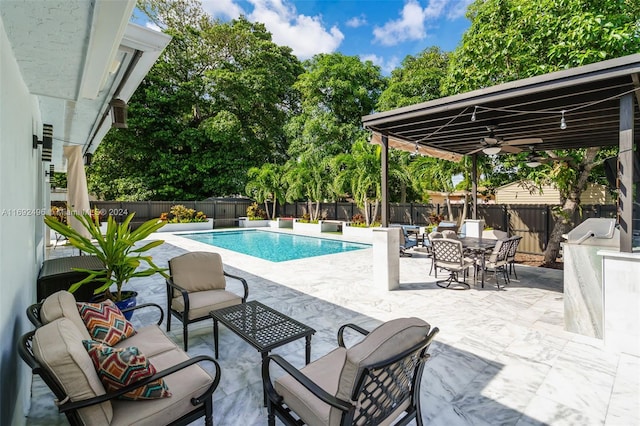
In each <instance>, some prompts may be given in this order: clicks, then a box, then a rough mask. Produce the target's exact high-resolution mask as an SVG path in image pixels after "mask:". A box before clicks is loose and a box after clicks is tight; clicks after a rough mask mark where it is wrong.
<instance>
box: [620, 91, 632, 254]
mask: <svg viewBox="0 0 640 426" xmlns="http://www.w3.org/2000/svg"><path fill="white" fill-rule="evenodd" d="M633 113H634V111H633V94H631V93H629V94H627V95H625V96H623V97H622V98H620V149H619V154H618V167H619V172H618V173H619V178H620V194H619V204H618V206H619V207H618V208H619V209H620V211H619V218H620V251H621V252H624V253H631V251H632V248H633V196H634V191H633V174H634V167H633V166H634V161H633V160H634V157H635V153H634V151H633V147H634V143H633Z"/></svg>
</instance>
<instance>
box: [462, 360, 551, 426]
mask: <svg viewBox="0 0 640 426" xmlns="http://www.w3.org/2000/svg"><path fill="white" fill-rule="evenodd" d="M548 369H549V367H548V366H545V365H542V364H539V363H536V362H532V361H528V360H520V359H518V360H514V359H512V358H509V357H502V358H501V359H500V360H499V361H498V362H495V363H491V364H490V365H488V366H487V368H485V369H484V370H483V371H482V372H481V373H480V374H478V375H477V376H476V377H475V378H474V380H473V381H472V382H471V383H470V384H469V386H468V387H467V388H466V389H465V390H464V393H463V394H461V395H460V396H459V397H458V398H457V399H456V400H454V401H453V403H454V404H455V405H456V406H458V407H459V408H460V409H461V410H463V411H464V412H465V413H468V414H470V415H472V416H475V417H479V418H481V419H484V420H485V421H487V422H489V423H493V424H515V423H516V422H517V421H518V419H519V418H520V416H521V415H522V412H523V411H524V409H525V408H526V407H527V405H528V404H529V401H530V400H531V398H532V397H533V396H534V395H535V392H536V390H537V389H538V387H539V386H540V383H542V381H543V379H544V377H545V374H546V371H548Z"/></svg>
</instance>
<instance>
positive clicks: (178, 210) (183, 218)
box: [160, 204, 213, 232]
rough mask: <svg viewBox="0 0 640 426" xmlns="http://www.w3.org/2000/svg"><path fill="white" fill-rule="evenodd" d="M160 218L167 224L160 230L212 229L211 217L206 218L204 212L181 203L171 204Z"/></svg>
mask: <svg viewBox="0 0 640 426" xmlns="http://www.w3.org/2000/svg"><path fill="white" fill-rule="evenodd" d="M160 220H161V221H163V222H165V223H166V224H167V225H166V226H165V227H163V228H162V229H161V230H160V232H176V231H207V230H210V229H213V219H208V218H207V215H205V214H204V212H198V211H196V210H195V209H189V208H187V207H185V206H184V205H182V204H176V205H174V206H171V209H170V210H169V213H166V212H164V213H162V214H161V215H160Z"/></svg>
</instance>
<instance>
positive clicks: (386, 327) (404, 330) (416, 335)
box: [337, 318, 431, 400]
mask: <svg viewBox="0 0 640 426" xmlns="http://www.w3.org/2000/svg"><path fill="white" fill-rule="evenodd" d="M430 328H431V326H430V325H429V324H428V323H426V322H425V321H423V320H421V319H419V318H398V319H394V320H391V321H387V322H385V323H383V324H382V325H380V326H379V327H377V328H376V329H375V330H373V331H372V332H371V333H369V334H368V335H367V336H366V337H365V338H364V339H363V340H362V341H360V342H359V343H357V344H355V345H354V346H352V347H351V348H349V349H348V350H347V359H346V361H345V363H344V367H343V369H342V374H341V375H340V384H339V386H338V393H337V397H338V398H340V399H344V400H350V399H351V395H352V393H353V390H354V387H355V385H356V379H357V377H358V375H359V373H360V371H361V369H362V368H364V367H366V366H367V365H371V364H375V363H377V362H381V361H384V360H386V359H389V358H391V357H392V356H394V355H396V354H399V353H401V352H403V351H405V350H407V349H409V348H411V347H413V346H415V345H417V344H418V343H419V342H421V341H422V340H424V339H425V338H426V336H427V334H428V333H429V330H430Z"/></svg>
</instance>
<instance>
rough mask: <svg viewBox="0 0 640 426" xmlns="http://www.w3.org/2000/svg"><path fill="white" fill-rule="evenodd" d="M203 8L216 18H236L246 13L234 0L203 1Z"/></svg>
mask: <svg viewBox="0 0 640 426" xmlns="http://www.w3.org/2000/svg"><path fill="white" fill-rule="evenodd" d="M202 8H203V9H204V10H205V11H206V12H207V13H208V14H209V15H211V16H213V17H214V18H228V19H236V18H238V17H239V16H240V15H242V14H244V13H245V12H244V11H243V10H242V8H241V7H240V6H239V5H237V4H236V3H234V1H233V0H214V1H203V2H202Z"/></svg>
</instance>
